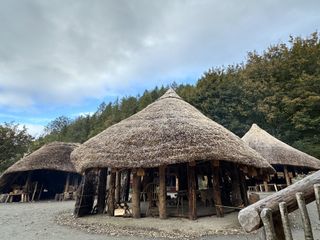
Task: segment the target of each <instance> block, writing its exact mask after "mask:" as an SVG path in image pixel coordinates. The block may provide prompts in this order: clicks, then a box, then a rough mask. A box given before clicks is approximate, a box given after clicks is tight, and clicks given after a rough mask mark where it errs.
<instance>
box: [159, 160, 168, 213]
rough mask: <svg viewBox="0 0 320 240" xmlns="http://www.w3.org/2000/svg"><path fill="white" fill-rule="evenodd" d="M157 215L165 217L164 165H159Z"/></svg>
mask: <svg viewBox="0 0 320 240" xmlns="http://www.w3.org/2000/svg"><path fill="white" fill-rule="evenodd" d="M159 217H160V219H166V218H167V187H166V166H164V165H163V166H160V167H159Z"/></svg>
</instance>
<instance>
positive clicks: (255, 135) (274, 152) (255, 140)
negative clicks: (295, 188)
mask: <svg viewBox="0 0 320 240" xmlns="http://www.w3.org/2000/svg"><path fill="white" fill-rule="evenodd" d="M242 139H243V140H244V141H245V142H247V143H248V144H249V146H250V147H252V148H253V149H255V150H256V151H257V152H259V153H260V154H261V155H262V156H263V157H264V158H265V159H267V160H268V162H269V163H270V164H274V165H291V166H300V167H307V168H311V169H320V160H318V159H317V158H315V157H312V156H310V155H308V154H306V153H304V152H301V151H299V150H297V149H295V148H293V147H291V146H289V145H288V144H286V143H284V142H282V141H280V140H279V139H277V138H275V137H273V136H272V135H270V134H269V133H267V132H266V131H265V130H263V129H261V128H260V127H259V126H258V125H257V124H253V125H252V126H251V128H250V130H249V131H248V132H247V133H246V134H245V135H244V136H243V137H242Z"/></svg>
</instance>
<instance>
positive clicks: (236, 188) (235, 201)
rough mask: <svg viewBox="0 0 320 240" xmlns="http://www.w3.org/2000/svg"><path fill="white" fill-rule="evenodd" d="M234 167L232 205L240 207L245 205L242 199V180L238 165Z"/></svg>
mask: <svg viewBox="0 0 320 240" xmlns="http://www.w3.org/2000/svg"><path fill="white" fill-rule="evenodd" d="M232 165H233V166H232V171H231V172H232V176H231V178H232V193H231V194H232V205H233V206H236V207H238V206H241V205H242V203H243V202H242V199H241V190H240V178H239V171H238V166H237V165H236V164H232Z"/></svg>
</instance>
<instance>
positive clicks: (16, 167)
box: [2, 142, 80, 176]
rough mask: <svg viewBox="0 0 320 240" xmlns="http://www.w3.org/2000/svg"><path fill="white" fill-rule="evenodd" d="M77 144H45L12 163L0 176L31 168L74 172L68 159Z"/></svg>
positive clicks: (30, 169)
mask: <svg viewBox="0 0 320 240" xmlns="http://www.w3.org/2000/svg"><path fill="white" fill-rule="evenodd" d="M79 145H80V144H78V143H64V142H52V143H49V144H46V145H44V146H42V147H41V148H39V149H38V150H36V151H34V152H33V153H31V154H29V155H27V156H25V157H23V158H22V159H20V160H19V161H18V162H16V163H15V164H13V165H12V166H11V167H9V168H8V169H7V170H6V171H5V172H4V173H3V174H2V176H4V175H6V174H9V173H14V172H24V171H32V170H56V171H64V172H76V169H75V167H74V165H73V164H72V163H71V161H70V154H71V152H72V151H73V150H74V149H75V148H77V147H79Z"/></svg>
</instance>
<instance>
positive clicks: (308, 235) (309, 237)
mask: <svg viewBox="0 0 320 240" xmlns="http://www.w3.org/2000/svg"><path fill="white" fill-rule="evenodd" d="M296 198H297V202H298V206H299V209H300V214H301V219H302V223H303V229H304V237H305V240H313V234H312V228H311V222H310V218H309V214H308V211H307V206H306V202H305V200H304V197H303V193H302V192H298V193H296Z"/></svg>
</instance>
